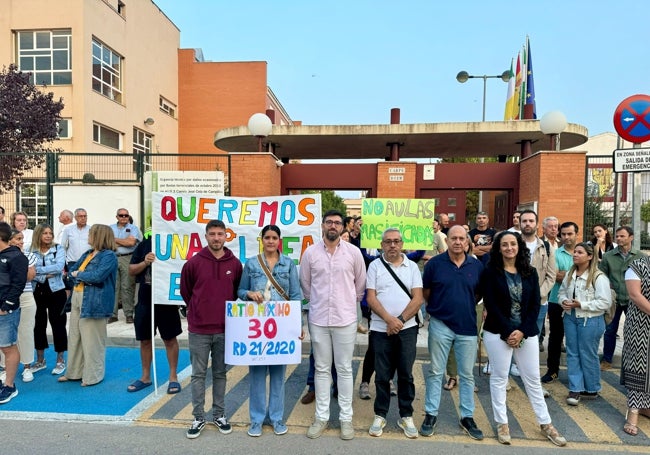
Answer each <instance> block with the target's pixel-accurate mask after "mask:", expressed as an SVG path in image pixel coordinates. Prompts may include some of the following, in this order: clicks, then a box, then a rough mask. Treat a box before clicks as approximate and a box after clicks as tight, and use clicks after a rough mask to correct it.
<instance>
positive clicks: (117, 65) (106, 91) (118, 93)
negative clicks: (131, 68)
mask: <svg viewBox="0 0 650 455" xmlns="http://www.w3.org/2000/svg"><path fill="white" fill-rule="evenodd" d="M93 90H94V91H96V92H98V93H101V94H102V95H104V96H107V97H108V98H110V99H112V100H114V101H117V102H118V103H121V102H122V57H121V56H120V55H119V54H117V53H115V52H114V51H113V50H112V49H110V48H109V47H107V46H106V45H104V44H103V43H101V42H99V41H97V40H95V39H93Z"/></svg>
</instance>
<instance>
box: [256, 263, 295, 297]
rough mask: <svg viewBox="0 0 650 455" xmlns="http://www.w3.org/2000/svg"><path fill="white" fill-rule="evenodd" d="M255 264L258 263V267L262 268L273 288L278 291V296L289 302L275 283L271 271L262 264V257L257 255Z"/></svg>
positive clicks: (282, 290) (284, 293)
mask: <svg viewBox="0 0 650 455" xmlns="http://www.w3.org/2000/svg"><path fill="white" fill-rule="evenodd" d="M257 262H259V263H260V267H262V271H263V272H264V274H265V275H266V277H267V278H268V279H269V281H270V282H271V284H272V285H273V287H274V288H275V290H276V291H278V294H280V295H281V296H282V298H283V299H284V300H289V296H288V295H287V293H286V292H284V289H282V287H281V286H280V285H279V284H278V282H277V281H275V278H273V274H271V271H270V270H269V268H268V267H267V266H266V263H265V262H264V259H262V255H261V254H258V255H257Z"/></svg>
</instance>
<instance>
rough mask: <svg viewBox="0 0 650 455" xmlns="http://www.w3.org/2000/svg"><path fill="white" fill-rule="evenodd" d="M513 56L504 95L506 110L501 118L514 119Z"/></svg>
mask: <svg viewBox="0 0 650 455" xmlns="http://www.w3.org/2000/svg"><path fill="white" fill-rule="evenodd" d="M514 60H515V59H514V58H513V59H512V60H510V73H509V74H510V79H509V80H508V94H507V95H506V110H505V113H504V114H503V120H514V119H515V73H514V72H513V71H512V65H513V64H514Z"/></svg>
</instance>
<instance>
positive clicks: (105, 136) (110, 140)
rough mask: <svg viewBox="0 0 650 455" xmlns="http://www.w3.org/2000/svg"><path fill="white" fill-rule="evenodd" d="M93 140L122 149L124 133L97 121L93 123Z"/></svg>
mask: <svg viewBox="0 0 650 455" xmlns="http://www.w3.org/2000/svg"><path fill="white" fill-rule="evenodd" d="M93 142H96V143H98V144H102V145H105V146H106V147H110V148H112V149H115V150H118V151H119V150H122V134H121V133H119V132H117V131H115V130H112V129H110V128H107V127H105V126H103V125H99V124H97V123H93Z"/></svg>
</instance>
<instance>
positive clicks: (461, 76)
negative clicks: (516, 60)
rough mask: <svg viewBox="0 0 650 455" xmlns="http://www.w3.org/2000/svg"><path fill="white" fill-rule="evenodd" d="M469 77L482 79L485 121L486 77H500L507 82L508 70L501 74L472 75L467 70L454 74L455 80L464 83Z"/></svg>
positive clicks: (508, 78)
mask: <svg viewBox="0 0 650 455" xmlns="http://www.w3.org/2000/svg"><path fill="white" fill-rule="evenodd" d="M469 79H483V121H485V95H486V93H487V80H488V79H501V80H502V81H503V82H508V81H509V80H510V70H505V71H504V72H503V73H502V74H500V75H498V76H487V75H483V76H472V75H471V74H469V73H468V72H467V71H461V72H460V73H458V74H457V75H456V80H457V81H458V82H460V83H461V84H464V83H465V82H467V81H468V80H469Z"/></svg>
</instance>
